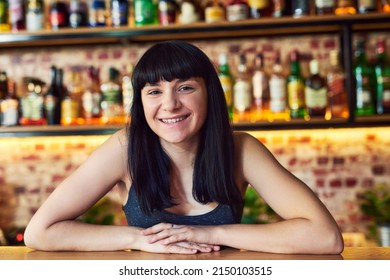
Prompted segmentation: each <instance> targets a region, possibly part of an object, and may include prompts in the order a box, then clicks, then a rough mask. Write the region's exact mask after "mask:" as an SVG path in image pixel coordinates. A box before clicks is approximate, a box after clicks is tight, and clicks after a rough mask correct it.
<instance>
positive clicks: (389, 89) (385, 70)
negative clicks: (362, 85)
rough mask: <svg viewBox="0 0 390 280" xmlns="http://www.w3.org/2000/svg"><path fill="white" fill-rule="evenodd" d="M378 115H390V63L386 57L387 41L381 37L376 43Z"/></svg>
mask: <svg viewBox="0 0 390 280" xmlns="http://www.w3.org/2000/svg"><path fill="white" fill-rule="evenodd" d="M376 44H377V45H376V64H375V79H376V113H377V114H389V113H390V61H389V59H388V57H387V56H386V40H385V38H383V37H379V38H378V39H377V43H376Z"/></svg>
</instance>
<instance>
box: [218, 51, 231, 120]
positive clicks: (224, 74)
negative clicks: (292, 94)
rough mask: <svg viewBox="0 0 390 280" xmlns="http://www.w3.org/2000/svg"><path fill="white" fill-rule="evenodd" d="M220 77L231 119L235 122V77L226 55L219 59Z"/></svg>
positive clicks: (220, 56)
mask: <svg viewBox="0 0 390 280" xmlns="http://www.w3.org/2000/svg"><path fill="white" fill-rule="evenodd" d="M218 64H219V68H218V76H219V80H220V81H221V85H222V88H223V92H224V94H225V99H226V105H227V108H228V113H229V119H230V120H233V76H232V73H231V71H230V67H229V64H228V57H227V54H226V53H221V54H220V55H219V57H218Z"/></svg>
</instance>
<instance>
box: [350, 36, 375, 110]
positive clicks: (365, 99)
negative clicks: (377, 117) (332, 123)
mask: <svg viewBox="0 0 390 280" xmlns="http://www.w3.org/2000/svg"><path fill="white" fill-rule="evenodd" d="M353 72H354V76H355V82H356V109H355V114H356V115H357V116H370V115H373V114H374V113H375V103H374V96H375V94H374V93H375V83H374V82H375V81H374V79H375V75H374V69H373V67H372V66H371V65H370V64H369V63H368V61H367V57H366V50H365V40H364V39H361V38H360V39H359V40H358V42H357V46H356V49H355V65H354V69H353Z"/></svg>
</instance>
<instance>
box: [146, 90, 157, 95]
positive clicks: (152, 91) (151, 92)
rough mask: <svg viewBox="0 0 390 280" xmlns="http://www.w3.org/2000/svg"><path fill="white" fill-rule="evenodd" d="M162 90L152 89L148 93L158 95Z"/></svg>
mask: <svg viewBox="0 0 390 280" xmlns="http://www.w3.org/2000/svg"><path fill="white" fill-rule="evenodd" d="M159 93H160V91H159V90H150V91H148V95H156V94H159Z"/></svg>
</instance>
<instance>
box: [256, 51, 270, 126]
mask: <svg viewBox="0 0 390 280" xmlns="http://www.w3.org/2000/svg"><path fill="white" fill-rule="evenodd" d="M252 88H253V111H252V120H253V121H257V120H266V119H267V118H268V113H269V78H268V75H267V74H266V72H265V70H264V56H263V54H262V53H258V54H257V55H256V57H255V68H254V72H253V75H252Z"/></svg>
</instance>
